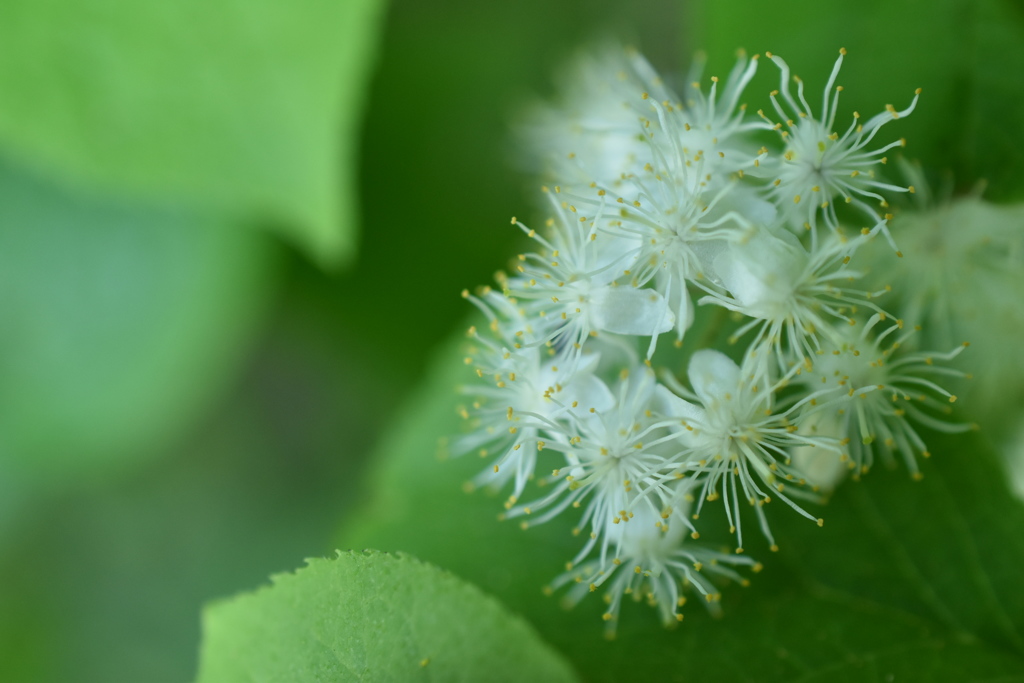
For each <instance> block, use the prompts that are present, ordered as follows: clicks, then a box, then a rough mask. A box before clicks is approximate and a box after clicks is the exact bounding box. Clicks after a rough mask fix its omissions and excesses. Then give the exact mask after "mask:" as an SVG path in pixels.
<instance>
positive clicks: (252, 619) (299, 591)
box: [198, 550, 576, 683]
mask: <svg viewBox="0 0 1024 683" xmlns="http://www.w3.org/2000/svg"><path fill="white" fill-rule="evenodd" d="M307 563H308V564H307V566H306V567H305V568H303V569H300V570H298V571H297V572H295V573H294V574H281V575H278V576H275V577H273V585H272V586H267V587H264V588H261V589H259V590H257V591H256V592H254V593H249V594H244V595H241V596H238V597H235V598H231V599H230V600H226V601H223V602H218V603H214V604H213V605H211V606H209V607H208V608H207V610H206V613H205V615H204V619H203V632H204V636H203V646H202V651H201V656H200V664H199V677H198V681H199V683H207V682H209V683H214V682H216V683H231V682H232V681H245V682H250V681H252V682H255V681H268V682H270V681H274V682H275V683H287V682H288V681H296V683H305V682H306V681H352V680H358V681H362V680H372V681H421V680H422V681H467V683H468V682H470V681H494V682H495V683H498V682H501V681H509V682H510V683H511V682H513V681H551V682H552V683H557V682H558V681H573V680H576V678H575V675H574V674H573V672H572V670H571V669H570V668H569V666H568V665H567V664H566V663H565V661H564V660H563V659H562V658H561V657H560V656H559V655H557V654H556V653H555V652H554V651H552V650H551V649H550V648H548V647H547V646H546V645H544V644H543V643H542V642H541V641H540V640H539V639H538V638H537V635H536V633H535V632H534V631H533V629H532V628H531V627H530V626H529V625H527V624H526V623H525V622H524V621H523V620H522V619H520V618H519V617H516V616H513V615H511V614H509V613H508V612H507V611H505V609H504V608H503V607H502V606H501V605H500V603H498V602H497V601H496V600H494V598H491V597H490V596H488V595H485V594H484V593H482V592H481V591H480V590H479V589H477V588H476V587H475V586H473V585H471V584H468V583H466V582H464V581H462V580H461V579H459V578H457V577H455V576H453V575H451V574H449V573H447V572H444V571H442V570H440V569H438V568H436V567H433V566H431V565H428V564H425V563H423V562H420V561H419V560H417V559H415V558H413V557H410V556H408V555H403V554H400V553H397V554H389V553H381V552H377V551H370V550H367V551H363V552H340V551H339V552H338V557H337V558H336V559H334V560H326V559H314V560H307Z"/></svg>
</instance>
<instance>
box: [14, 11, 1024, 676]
mask: <svg viewBox="0 0 1024 683" xmlns="http://www.w3.org/2000/svg"><path fill="white" fill-rule="evenodd" d="M810 5H811V3H797V4H796V5H794V6H793V7H791V8H783V7H780V8H770V7H765V6H763V3H754V2H747V1H746V0H735V1H730V2H717V1H712V0H707V2H705V3H703V4H702V3H699V2H693V3H684V2H680V1H676V0H641V1H640V2H632V3H622V2H612V1H611V0H590V1H584V0H565V1H560V2H554V3H552V2H550V1H546V0H519V1H517V2H491V3H481V2H476V1H473V0H429V1H418V0H394V1H393V2H391V3H385V2H377V1H375V0H300V1H297V2H293V3H274V2H271V0H254V1H253V2H248V3H234V2H227V1H225V0H210V1H208V2H200V1H199V0H188V1H183V2H179V3H173V4H166V3H163V4H157V3H140V4H138V5H137V6H134V7H131V8H128V7H121V6H120V4H119V3H112V2H107V1H104V0H85V1H84V2H78V3H73V2H70V0H47V1H46V2H38V1H30V0H10V1H8V2H5V3H4V4H3V5H2V6H0V680H3V681H83V682H86V681H103V682H116V681H153V682H157V681H181V680H188V679H190V678H191V677H192V676H193V674H194V672H195V666H196V652H197V650H196V648H197V645H198V641H199V636H200V633H199V615H200V609H201V607H202V605H203V604H204V603H205V602H207V601H209V600H211V599H214V598H217V597H222V596H226V595H230V594H232V593H235V592H238V591H241V590H247V589H251V588H253V587H255V586H257V585H259V584H261V583H263V582H264V581H265V579H266V577H267V576H268V575H269V574H271V573H275V572H280V571H285V570H290V569H293V568H295V567H297V566H299V565H300V564H301V562H302V559H303V558H305V557H309V556H322V555H327V554H329V553H330V552H331V551H332V550H333V544H332V537H333V536H334V535H335V533H336V531H337V529H338V528H339V526H340V525H341V523H342V521H343V520H344V519H346V516H347V515H349V514H350V513H351V512H352V511H353V510H355V509H357V507H358V505H359V503H360V502H361V501H362V500H365V499H366V498H367V497H368V495H369V492H368V491H367V490H366V488H365V486H364V485H363V484H362V479H361V475H362V474H363V472H364V470H365V464H366V461H367V456H368V454H369V453H370V452H371V451H372V447H373V444H374V442H375V440H376V437H377V435H378V434H380V433H381V432H382V431H384V430H387V429H388V428H389V426H390V425H391V422H390V421H391V420H392V419H393V416H394V415H395V414H396V412H397V411H398V409H399V407H400V406H401V404H402V402H403V399H404V398H405V397H406V395H407V394H408V392H409V391H410V390H411V389H412V388H413V387H414V386H415V385H416V384H417V381H418V380H419V379H420V378H421V377H422V375H423V373H424V370H425V368H426V365H427V362H428V359H429V358H430V356H431V354H432V351H433V350H434V349H435V348H436V347H438V345H440V344H441V343H442V342H443V340H445V339H446V338H448V336H449V335H450V334H451V333H452V331H453V330H455V329H456V328H457V327H458V325H459V324H460V321H461V320H462V319H463V318H464V317H465V315H466V312H467V311H466V309H465V305H464V301H463V300H462V299H461V298H460V297H459V292H460V291H461V289H462V288H463V287H467V286H472V285H474V284H477V283H484V282H487V281H489V280H490V279H491V276H492V274H493V272H494V271H495V270H496V269H498V268H500V267H502V266H503V265H504V263H505V260H506V258H507V257H508V255H509V254H510V253H512V251H513V249H514V244H515V243H516V238H517V236H516V233H515V231H514V230H511V229H510V228H509V227H508V222H509V221H508V219H509V217H510V216H512V215H523V214H524V213H527V212H528V211H529V208H530V207H531V206H533V203H534V198H533V195H532V189H531V188H532V185H533V181H532V180H531V178H530V176H529V174H528V173H525V172H523V169H522V168H521V164H520V163H519V162H520V157H519V156H518V154H517V149H516V145H515V143H514V141H513V139H512V138H511V136H510V134H509V130H510V126H511V124H512V123H513V122H514V121H515V120H516V118H517V116H519V115H520V113H521V112H522V110H523V108H524V107H526V106H527V105H529V104H530V102H532V101H534V99H535V98H537V97H540V96H545V95H548V94H550V92H551V89H552V86H551V76H552V74H553V73H554V72H555V71H556V69H557V67H558V65H559V64H560V63H562V62H563V61H564V60H565V59H566V58H568V57H570V56H571V55H572V54H573V53H574V52H575V51H576V50H577V49H578V48H579V47H580V46H583V45H586V44H588V43H592V42H594V41H598V40H602V39H606V38H609V37H610V38H613V39H617V40H621V41H625V42H630V43H633V44H635V45H637V46H638V47H640V48H641V50H642V51H643V52H644V53H645V54H646V55H647V56H648V58H649V59H650V60H651V61H652V62H653V63H654V64H655V66H656V67H658V68H659V69H660V70H662V71H664V72H681V71H682V70H683V68H684V67H685V64H686V62H687V61H688V58H689V55H691V54H692V52H693V51H694V50H695V49H698V48H703V47H709V45H714V46H721V45H729V46H731V47H730V49H732V48H733V47H738V46H741V45H742V46H746V47H747V48H749V49H750V50H751V51H763V50H764V49H766V48H767V49H777V51H780V52H782V51H783V50H784V48H785V47H786V46H789V48H790V49H791V52H789V53H786V54H787V57H790V55H792V54H793V53H794V52H797V53H798V55H799V56H798V57H796V58H790V61H791V62H795V61H798V60H799V59H802V60H803V62H801V63H804V64H809V65H810V64H813V66H810V67H809V68H807V69H805V70H804V72H805V75H807V76H808V77H809V78H808V80H812V79H811V78H810V77H816V78H818V79H823V75H824V74H826V73H827V70H828V69H829V68H830V66H831V60H832V59H833V55H835V50H836V49H837V48H838V47H839V46H840V45H845V46H846V47H848V48H850V50H851V59H852V58H854V57H856V59H857V60H858V62H857V65H856V68H855V69H854V67H853V66H851V67H850V69H851V71H854V72H856V73H860V74H861V76H860V77H851V78H850V80H851V81H852V80H854V79H855V78H860V80H859V83H860V84H862V85H863V84H868V85H870V86H871V87H874V88H876V89H875V90H874V91H870V92H865V94H866V95H870V99H869V101H870V102H871V103H872V104H871V106H872V107H877V106H878V105H879V103H881V102H889V101H892V102H896V103H898V104H899V103H902V102H905V101H907V100H908V99H909V95H910V89H912V87H913V86H917V85H924V86H925V87H926V91H928V92H931V93H934V98H935V99H933V100H932V101H931V102H929V101H928V100H927V99H926V100H924V101H923V102H922V107H921V110H922V111H921V112H919V113H916V114H915V118H914V120H915V122H916V123H915V124H914V125H915V127H914V128H913V129H912V130H913V133H912V134H913V136H914V137H913V138H912V139H913V144H915V145H917V147H916V149H915V151H916V153H917V154H919V155H920V156H922V157H923V158H924V160H925V165H926V170H928V171H929V172H935V173H936V174H940V175H941V173H943V172H945V171H947V170H948V169H950V168H954V167H955V168H958V169H959V175H956V176H954V177H952V180H951V182H952V184H953V185H954V186H957V187H970V186H972V185H973V184H974V183H975V182H976V181H977V180H978V179H979V178H981V177H985V178H987V179H988V180H989V181H990V185H989V191H990V193H991V196H993V197H994V198H996V199H1003V200H1006V199H1013V198H1019V197H1020V196H1021V190H1022V189H1024V184H1021V183H1020V181H1019V178H1020V175H1019V174H1016V175H1015V173H1016V170H1018V169H1020V168H1021V167H1022V165H1024V164H1022V158H1024V157H1022V155H1024V151H1022V150H1024V144H1020V145H1018V144H1012V143H1014V141H1021V142H1024V140H1022V139H1021V138H1022V136H1024V134H1022V132H1021V130H1020V121H1022V120H1024V112H1022V111H1021V101H1022V100H1021V98H1020V93H1019V89H1020V86H1019V84H1017V85H1012V84H1011V85H1010V86H1008V85H1007V80H1006V79H1001V75H1002V74H1000V73H994V72H993V70H992V69H990V68H989V65H991V64H993V63H997V62H998V63H1000V64H1002V65H1003V67H1002V68H1003V70H1004V73H1021V72H1022V71H1024V52H1021V51H1020V50H1018V51H1016V52H1013V51H1007V50H1006V49H1005V46H1007V45H1017V46H1018V47H1019V46H1020V45H1021V44H1022V42H1021V41H1024V31H1022V30H1021V26H1022V25H1024V11H1022V10H1021V9H1020V6H1019V4H1018V3H1015V2H1010V1H1008V0H1007V1H1006V2H1002V1H997V0H993V1H991V2H986V3H981V4H978V5H977V6H976V7H975V5H974V4H973V3H969V2H966V1H962V0H936V1H934V2H928V3H924V2H916V1H915V0H904V1H903V2H900V3H882V2H881V1H880V0H870V1H867V2H863V3H860V4H859V5H858V7H855V8H842V9H838V8H837V9H835V10H834V11H833V10H831V9H829V8H827V7H825V6H822V7H821V8H820V10H821V11H820V12H815V13H810V12H801V11H799V10H801V9H802V8H804V7H805V6H810ZM883 5H884V9H883ZM978 8H982V9H978ZM787 9H788V11H787ZM757 13H760V14H757ZM922 13H927V16H928V17H929V22H922V21H920V18H921V17H922V16H923V15H922ZM965 27H971V29H970V30H967V29H966V28H965ZM990 36H995V39H993V40H989V37H990ZM953 39H955V41H956V43H955V48H954V47H953V45H954V43H953V42H951V41H953ZM1018 39H1019V40H1018ZM776 46H778V47H776ZM727 56H728V55H724V54H723V53H722V52H721V50H718V51H717V52H716V51H714V50H713V51H712V66H714V65H715V64H717V65H718V68H720V69H721V70H722V71H724V70H725V69H727V68H728V66H729V63H728V61H727ZM716 57H717V58H720V61H718V62H715V58H716ZM812 57H813V61H812V59H811V58H812ZM897 72H898V73H899V74H901V76H899V77H898V78H897V77H893V76H892V74H893V73H897ZM865 74H866V75H867V76H868V77H867V78H866V77H865ZM909 78H913V79H917V80H916V81H915V82H914V83H913V84H912V86H911V88H908V87H907V83H906V82H905V81H906V80H907V79H909ZM758 83H759V85H758V87H759V88H760V87H762V85H763V89H764V90H767V89H768V88H769V87H771V84H770V83H768V81H764V83H763V84H762V83H761V82H760V81H759V82H758ZM965 103H966V104H965ZM967 104H970V107H969V108H968V107H967V106H966V105H967ZM965 112H968V113H969V116H968V114H965ZM872 113H873V110H872ZM970 117H973V118H970ZM979 121H981V122H983V123H984V125H979V123H978V122H979ZM903 134H906V135H908V137H910V136H911V132H909V131H904V133H903ZM979 150H985V153H979Z"/></svg>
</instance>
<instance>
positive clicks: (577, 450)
mask: <svg viewBox="0 0 1024 683" xmlns="http://www.w3.org/2000/svg"><path fill="white" fill-rule="evenodd" d="M655 386H656V382H655V380H654V374H653V372H652V371H651V370H650V369H648V368H646V367H644V366H642V365H641V366H639V367H636V368H633V369H632V371H623V373H622V377H621V379H620V380H619V382H618V383H617V385H616V387H615V389H614V390H613V392H612V393H613V394H614V396H615V402H614V405H612V406H610V407H609V408H608V409H606V410H598V409H597V408H594V407H590V408H588V409H587V411H585V412H580V413H576V414H575V415H576V416H578V417H576V419H574V420H572V421H571V422H569V423H568V424H566V426H565V432H564V435H563V438H560V439H553V440H552V441H551V442H550V443H549V444H546V447H547V448H548V449H551V450H555V451H559V452H561V453H562V455H563V456H564V458H565V464H564V465H563V466H561V467H559V468H558V469H556V470H554V471H553V473H552V476H551V480H550V481H551V482H553V490H552V491H551V492H550V493H549V494H548V495H546V496H545V497H543V498H541V499H539V500H536V501H533V502H531V503H528V504H525V505H519V506H517V507H514V508H512V509H511V510H510V511H509V513H508V515H507V516H508V517H518V516H521V515H535V516H533V517H531V519H530V520H529V521H524V522H522V524H521V526H522V527H523V528H528V527H529V526H533V525H535V524H540V523H543V522H546V521H548V520H549V519H551V518H553V517H555V516H556V515H558V514H559V513H561V512H562V511H564V510H566V509H567V508H569V507H570V506H571V507H573V508H579V507H581V506H583V503H584V502H585V501H586V506H585V507H583V515H582V517H581V519H580V521H579V523H578V525H577V529H585V528H588V527H589V528H590V529H591V532H590V540H589V541H588V542H587V544H586V546H585V547H584V549H583V550H582V551H581V552H580V553H579V555H578V556H577V560H579V558H581V557H584V556H586V555H587V554H588V553H589V552H590V551H591V549H592V548H593V547H594V546H595V545H597V544H598V543H600V545H601V547H602V554H604V553H606V552H607V547H608V544H609V542H610V539H611V537H610V536H609V535H608V532H609V531H610V530H612V529H614V528H615V527H616V526H617V525H619V524H629V523H630V520H631V519H632V518H633V515H634V513H635V509H636V508H637V507H638V506H644V507H646V508H647V509H649V510H651V511H652V512H654V513H656V514H659V515H660V514H662V513H663V512H665V511H666V510H667V509H668V508H670V507H671V501H672V500H673V499H674V497H675V484H676V482H677V481H678V479H679V476H678V473H677V471H676V470H677V463H676V461H675V460H674V459H673V457H672V455H673V454H674V453H675V452H676V451H678V448H673V447H672V444H673V443H674V442H675V437H674V436H673V434H672V433H670V432H669V431H668V430H667V429H666V427H667V426H668V425H669V424H672V423H674V422H675V421H674V420H672V421H669V420H664V419H660V418H658V417H657V416H655V415H654V414H653V412H652V411H651V410H650V405H651V401H652V398H653V396H654V391H655ZM666 445H668V446H669V448H667V449H666V447H665V446H666Z"/></svg>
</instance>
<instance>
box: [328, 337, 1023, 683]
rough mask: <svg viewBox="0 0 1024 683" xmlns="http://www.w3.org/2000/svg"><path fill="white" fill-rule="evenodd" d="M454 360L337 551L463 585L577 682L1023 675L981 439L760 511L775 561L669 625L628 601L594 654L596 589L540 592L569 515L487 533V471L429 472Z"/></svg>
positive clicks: (453, 420)
mask: <svg viewBox="0 0 1024 683" xmlns="http://www.w3.org/2000/svg"><path fill="white" fill-rule="evenodd" d="M457 356H458V354H455V353H452V352H449V353H446V354H445V355H444V356H443V357H442V359H441V361H440V362H439V363H438V364H437V365H436V366H435V368H434V371H433V374H432V379H431V381H430V382H429V383H428V384H427V385H426V386H425V387H423V388H422V390H421V391H420V392H419V393H418V394H417V395H415V396H414V397H413V400H412V403H411V404H410V406H409V408H408V409H407V411H406V414H405V415H404V416H401V418H400V419H399V420H398V422H397V425H398V427H397V428H396V429H395V430H394V431H393V432H392V433H391V434H390V435H389V436H388V438H387V439H386V440H385V442H384V443H383V444H382V447H381V451H380V453H379V460H378V470H377V472H376V476H375V478H374V480H373V482H372V488H373V489H374V490H375V491H376V496H375V498H374V500H373V502H372V504H371V505H370V506H369V507H368V508H367V509H366V510H365V511H364V512H363V514H361V515H360V516H358V517H355V518H354V519H352V520H350V521H349V523H348V524H347V528H346V529H345V530H344V532H343V534H342V536H341V539H342V540H341V545H343V546H344V547H361V546H364V545H369V544H374V545H386V546H388V547H394V548H401V549H403V550H406V551H408V552H412V553H415V554H417V555H418V556H420V557H423V558H427V559H428V560H429V561H432V562H435V563H437V564H439V565H442V566H445V567H447V568H449V569H451V570H452V571H454V572H456V573H458V574H459V575H460V576H464V577H466V578H467V579H469V580H471V581H475V582H476V583H478V584H479V585H480V586H481V587H482V588H483V589H484V590H487V591H488V592H491V593H493V594H494V595H496V596H497V597H498V598H500V599H503V600H504V601H505V602H506V604H510V605H515V606H516V609H517V610H521V611H522V612H523V613H524V614H525V615H526V616H527V618H528V619H530V620H531V621H532V622H533V623H534V625H535V626H536V627H537V628H538V630H539V631H540V632H541V633H542V635H543V636H545V637H546V638H547V639H548V641H549V642H551V643H552V644H553V645H555V646H556V647H558V648H559V649H560V650H561V651H562V652H564V653H565V654H566V656H567V657H569V659H570V661H572V662H573V663H574V664H575V665H576V667H577V669H578V670H579V671H580V672H581V674H582V675H583V676H584V677H585V678H586V679H587V680H592V681H615V680H679V681H685V680H702V681H705V680H706V681H759V682H764V681H793V680H800V681H876V680H936V681H963V680H986V679H987V678H996V677H1000V676H1001V677H1003V678H999V680H1001V681H1002V680H1006V681H1011V680H1024V678H1022V677H1021V676H1020V672H1021V671H1022V670H1024V643H1022V641H1021V635H1020V634H1021V632H1022V631H1024V592H1022V591H1021V590H1020V585H1019V570H1020V567H1021V566H1024V543H1022V541H1021V539H1020V534H1019V533H1018V531H1017V530H1019V529H1020V528H1024V509H1022V506H1021V504H1020V503H1019V502H1018V501H1017V500H1016V499H1014V498H1012V497H1011V496H1010V494H1009V493H1008V491H1007V489H1006V484H1005V476H1004V474H1003V472H1002V471H1001V470H1000V468H999V465H998V463H997V461H996V459H995V457H994V455H993V453H992V452H991V451H990V449H989V448H988V447H987V446H986V445H985V443H984V441H983V440H982V439H981V438H980V437H979V436H977V435H972V436H969V437H956V438H950V437H944V436H936V435H931V437H930V439H929V445H930V446H932V452H933V453H934V455H933V457H932V458H931V459H930V460H928V461H926V462H924V464H923V468H922V469H923V472H924V474H925V477H924V480H923V481H921V482H914V481H912V480H911V478H910V477H909V475H908V474H907V472H906V471H905V470H904V469H896V470H887V469H886V468H885V467H882V466H879V467H876V468H875V470H874V471H872V472H871V474H870V475H869V476H867V477H865V478H864V481H863V482H861V483H852V482H849V483H846V484H844V485H842V486H841V487H840V489H839V490H838V492H837V493H836V494H835V495H834V497H833V499H832V500H831V501H830V503H829V504H828V505H827V506H825V507H824V508H822V509H821V510H819V511H818V514H820V515H821V516H823V517H824V519H825V525H824V527H823V528H818V527H817V525H815V524H813V523H811V522H808V521H807V520H805V519H803V518H801V517H799V516H798V515H795V514H793V513H792V512H791V511H789V510H788V509H787V508H780V509H776V510H770V511H769V514H770V515H771V518H772V528H773V531H774V532H775V535H776V538H777V539H778V542H779V545H780V546H781V550H780V551H779V552H778V553H770V552H769V551H768V549H767V548H766V547H764V544H763V543H762V544H761V545H760V546H759V547H754V546H752V545H748V547H747V552H748V553H750V554H751V555H753V556H754V557H755V558H756V559H759V560H761V561H763V562H764V565H765V569H764V571H763V572H761V573H760V574H758V575H756V576H754V577H752V585H751V586H750V587H749V588H743V587H740V586H736V585H729V586H725V587H724V589H723V591H722V592H723V594H724V597H723V602H722V604H723V607H724V611H725V615H724V617H723V618H721V619H715V618H712V617H711V616H710V615H709V613H707V611H706V610H704V609H703V608H702V607H701V606H700V605H694V606H691V607H687V610H686V618H685V620H684V622H683V623H682V624H681V625H680V626H679V628H678V629H675V630H671V631H669V630H665V629H663V628H662V627H661V626H660V623H659V622H658V620H657V618H656V614H654V613H653V612H651V611H650V610H647V609H646V608H644V607H639V606H634V605H632V604H629V605H626V606H625V608H624V609H623V613H622V615H621V618H620V627H619V633H618V638H617V641H616V642H615V643H614V644H611V645H608V644H606V643H605V642H604V641H603V639H602V637H601V633H602V628H603V622H602V621H601V619H600V615H601V613H602V612H603V608H604V604H603V602H602V601H601V600H600V599H599V597H598V595H594V596H591V597H590V598H588V599H585V600H584V601H583V602H582V603H581V604H580V605H579V606H577V607H576V608H575V609H574V610H572V611H564V610H562V609H560V608H559V606H558V602H557V598H556V599H552V598H549V597H545V596H543V595H542V593H541V590H540V589H541V586H543V585H545V584H546V583H548V582H550V580H551V579H552V578H553V577H554V576H556V575H558V574H559V573H561V571H562V570H563V564H564V563H565V562H566V561H567V560H568V559H570V558H571V557H572V555H573V554H574V553H575V552H576V550H577V548H578V547H579V539H578V538H574V537H573V536H572V535H571V534H570V529H569V527H571V526H572V524H573V522H574V521H575V520H572V519H570V520H564V519H559V520H554V521H552V522H549V523H547V524H544V525H541V526H537V527H532V528H530V529H529V530H528V531H526V532H523V531H521V530H520V529H519V528H518V527H516V526H515V525H514V524H510V523H500V522H498V521H497V520H496V517H497V512H498V511H500V510H501V499H500V498H499V497H497V496H489V495H486V493H475V494H472V495H466V494H464V493H462V492H461V491H460V490H459V488H460V486H459V485H460V482H461V481H462V480H463V479H466V478H468V477H470V476H472V475H473V474H475V473H476V471H478V469H480V468H482V467H483V466H485V465H486V463H484V462H483V461H481V460H479V459H478V458H475V457H472V456H468V457H465V458H460V459H455V460H452V461H448V462H444V463H442V462H438V458H437V457H436V452H437V446H436V444H437V441H438V438H439V437H442V436H445V435H449V434H455V433H457V430H458V422H459V418H458V417H456V416H455V414H454V412H455V411H454V410H453V407H452V406H453V405H454V403H455V402H456V396H455V395H454V394H453V392H452V388H453V387H454V386H455V385H456V384H458V383H460V382H462V381H464V380H467V379H468V378H467V377H466V374H465V373H466V369H465V366H464V365H462V364H461V361H460V359H459V358H458V357H457ZM706 512H707V511H706ZM704 516H706V514H705V515H702V517H704ZM893 676H894V677H895V678H892V677H893Z"/></svg>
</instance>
